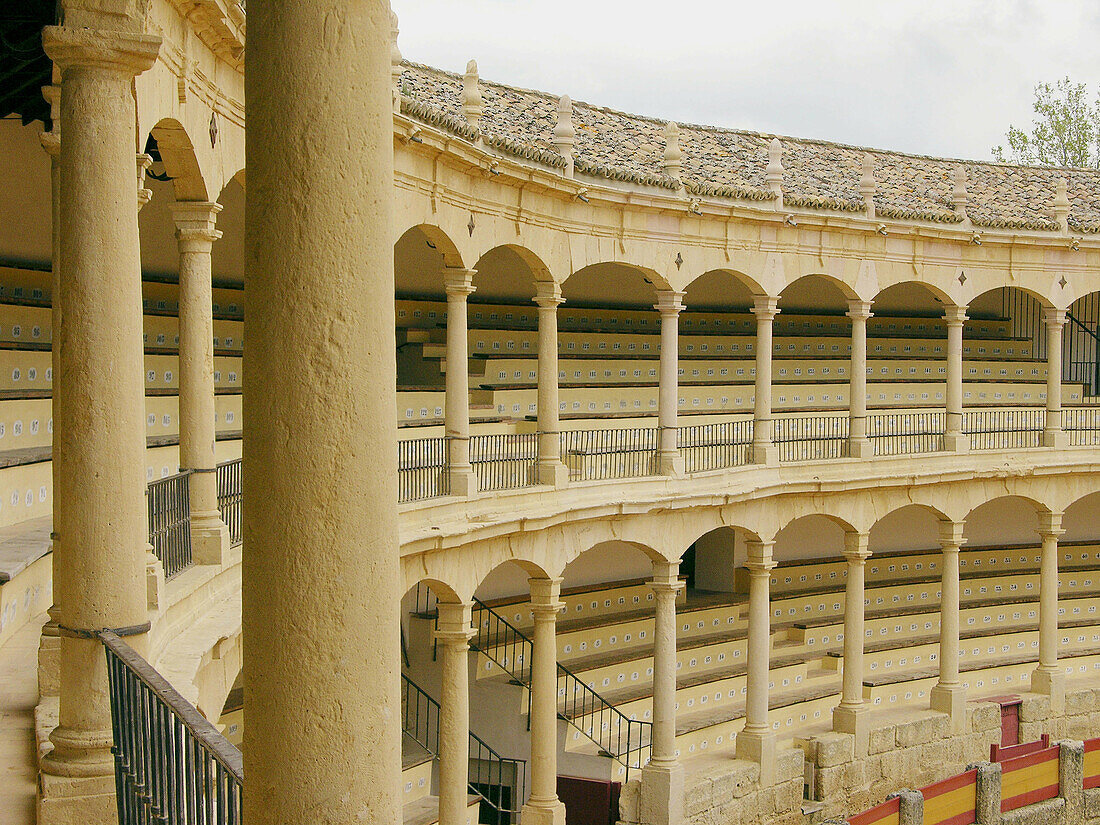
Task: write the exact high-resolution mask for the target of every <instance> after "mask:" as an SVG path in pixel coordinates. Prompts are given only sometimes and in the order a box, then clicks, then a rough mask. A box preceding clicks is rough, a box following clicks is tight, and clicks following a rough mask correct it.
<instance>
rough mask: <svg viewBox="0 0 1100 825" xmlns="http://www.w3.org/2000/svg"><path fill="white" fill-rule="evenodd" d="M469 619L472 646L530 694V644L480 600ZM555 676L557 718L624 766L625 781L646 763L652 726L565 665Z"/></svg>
mask: <svg viewBox="0 0 1100 825" xmlns="http://www.w3.org/2000/svg"><path fill="white" fill-rule="evenodd" d="M472 619H473V626H474V638H473V639H472V640H471V642H470V646H471V647H472V648H474V649H475V650H478V651H479V652H481V653H482V654H484V655H485V656H487V657H488V658H489V659H491V660H492V661H493V662H495V663H496V664H497V665H498V666H499V667H500V668H501V669H502V670H503V671H504V672H505V673H507V674H508V675H509V676H511V677H512V678H513V679H515V680H516V681H517V682H519V683H520V684H522V685H525V686H526V687H527V688H528V689H530V686H531V680H530V663H531V661H532V658H531V656H532V650H533V645H532V642H531V640H530V639H529V638H528V637H527V636H525V635H524V634H523V633H522V632H521V631H520V630H518V629H517V628H516V627H515V626H513V625H512V624H511V623H510V622H509V621H508V620H507V619H505V618H504V617H503V616H501V615H500V614H499V613H497V612H496V611H495V610H493V608H491V607H489V606H488V605H487V604H485V603H484V602H482V601H480V600H479V599H474V611H473V617H472ZM557 672H558V678H557V686H558V690H557V694H558V716H559V717H560V718H562V719H564V720H565V721H566V722H568V723H569V724H570V725H572V726H573V727H574V728H576V729H577V730H579V731H580V732H581V733H583V734H584V735H585V736H586V737H588V739H590V740H591V741H592V742H593V744H595V745H596V747H598V748H599V750H600V754H601V755H602V756H607V757H609V758H611V759H614V760H615V761H616V762H618V763H619V764H620V765H622V766H623V767H624V768H625V770H626V778H627V780H629V779H630V775H631V772H632V771H635V770H638V769H639V768H641V767H642V764H643V763H644V761H645V756H646V751H647V749H648V748H649V743H650V739H651V736H652V731H653V723H652V722H645V721H642V720H639V719H631V718H630V717H628V716H626V714H624V713H623V712H622V711H621V710H619V709H618V708H617V707H615V706H614V705H612V704H611V703H610V702H608V701H607V700H606V699H604V698H603V697H602V696H600V694H598V693H597V692H596V691H595V690H593V689H592V688H591V687H589V686H588V685H586V684H585V683H584V682H582V681H581V680H580V678H579V677H578V676H577V675H576V674H574V673H573V672H572V671H571V670H569V668H567V667H565V665H562V664H560V663H559V664H558V666H557ZM528 701H530V692H528ZM528 718H530V716H528Z"/></svg>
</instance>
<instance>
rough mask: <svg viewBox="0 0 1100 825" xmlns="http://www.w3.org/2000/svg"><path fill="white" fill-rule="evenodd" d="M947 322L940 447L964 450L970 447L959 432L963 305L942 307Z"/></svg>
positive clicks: (960, 425) (961, 431)
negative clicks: (944, 385)
mask: <svg viewBox="0 0 1100 825" xmlns="http://www.w3.org/2000/svg"><path fill="white" fill-rule="evenodd" d="M943 317H944V320H945V321H946V322H947V386H946V391H945V394H944V398H945V400H946V410H947V415H946V420H945V422H944V435H943V448H944V450H946V451H947V452H949V453H964V452H967V451H968V450H969V449H970V437H969V436H968V435H966V433H964V432H963V358H962V355H963V325H964V324H965V323H966V307H964V306H949V307H944V310H943Z"/></svg>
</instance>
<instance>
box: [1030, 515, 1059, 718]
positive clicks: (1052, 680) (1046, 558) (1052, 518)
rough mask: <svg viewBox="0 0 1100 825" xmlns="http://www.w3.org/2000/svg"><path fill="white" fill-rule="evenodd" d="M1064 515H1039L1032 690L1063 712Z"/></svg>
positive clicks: (1051, 706)
mask: <svg viewBox="0 0 1100 825" xmlns="http://www.w3.org/2000/svg"><path fill="white" fill-rule="evenodd" d="M1065 532H1066V531H1065V530H1063V529H1062V514H1061V513H1040V514H1039V536H1040V538H1041V539H1042V540H1043V550H1042V556H1041V559H1042V561H1041V565H1040V569H1039V666H1038V667H1036V668H1035V670H1034V671H1033V672H1032V674H1031V689H1032V691H1033V692H1035V693H1045V694H1047V695H1048V696H1050V708H1051V710H1052V711H1053V712H1056V713H1061V712H1062V709H1063V708H1064V707H1065V701H1066V674H1065V671H1064V670H1063V669H1062V667H1061V666H1060V665H1059V664H1058V537H1059V536H1061V535H1062V534H1063V533H1065Z"/></svg>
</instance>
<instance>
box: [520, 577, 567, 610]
mask: <svg viewBox="0 0 1100 825" xmlns="http://www.w3.org/2000/svg"><path fill="white" fill-rule="evenodd" d="M561 581H562V580H561V577H560V576H555V577H553V578H530V579H528V580H527V586H528V587H529V588H530V590H531V610H532V611H533V612H534V614H535V616H536V617H538V616H539V615H546V614H549V615H554V614H557V613H558V612H560V611H561V609H562V608H563V607H565V605H564V603H562V601H561V600H560V599H559V596H560V595H561Z"/></svg>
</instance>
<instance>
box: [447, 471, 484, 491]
mask: <svg viewBox="0 0 1100 825" xmlns="http://www.w3.org/2000/svg"><path fill="white" fill-rule="evenodd" d="M447 481H448V482H449V485H448V489H449V490H450V494H451V495H452V496H459V497H460V498H471V497H473V496H476V495H477V493H478V488H477V476H475V475H474V468H473V467H452V468H451V472H450V475H449V476H448V478H447Z"/></svg>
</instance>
